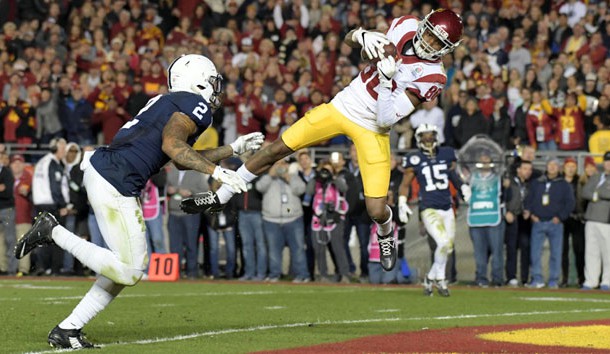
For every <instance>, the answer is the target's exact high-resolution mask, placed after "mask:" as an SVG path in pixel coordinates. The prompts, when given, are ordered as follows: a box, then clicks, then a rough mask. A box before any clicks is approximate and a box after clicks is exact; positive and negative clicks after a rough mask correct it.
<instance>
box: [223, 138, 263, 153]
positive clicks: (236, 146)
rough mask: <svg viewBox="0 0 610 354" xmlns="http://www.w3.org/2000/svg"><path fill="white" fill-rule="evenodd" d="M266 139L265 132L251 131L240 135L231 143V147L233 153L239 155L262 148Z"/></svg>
mask: <svg viewBox="0 0 610 354" xmlns="http://www.w3.org/2000/svg"><path fill="white" fill-rule="evenodd" d="M264 141H265V136H264V135H263V133H250V134H246V135H242V136H240V137H239V138H237V139H236V140H235V141H234V142H232V143H231V144H229V145H231V148H232V149H233V154H234V155H235V156H239V155H241V154H243V153H245V152H248V151H250V150H258V149H260V148H261V145H263V142H264Z"/></svg>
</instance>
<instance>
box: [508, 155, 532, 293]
mask: <svg viewBox="0 0 610 354" xmlns="http://www.w3.org/2000/svg"><path fill="white" fill-rule="evenodd" d="M514 168H515V173H514V175H513V174H509V180H508V187H507V186H506V184H507V183H506V180H505V181H504V182H503V183H504V187H505V188H507V199H506V214H505V215H504V220H505V222H506V231H505V243H506V279H507V284H508V285H509V286H512V287H516V286H518V285H519V279H521V284H528V283H529V270H530V231H531V223H530V221H529V220H526V219H525V218H524V217H523V208H524V202H525V197H526V196H527V194H528V189H529V180H530V177H531V175H532V163H531V162H530V161H526V160H522V159H521V158H517V161H516V162H515V164H514ZM517 251H519V264H520V267H519V269H520V274H519V275H520V278H517Z"/></svg>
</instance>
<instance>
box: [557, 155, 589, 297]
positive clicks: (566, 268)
mask: <svg viewBox="0 0 610 354" xmlns="http://www.w3.org/2000/svg"><path fill="white" fill-rule="evenodd" d="M577 168H578V166H577V165H576V159H574V158H572V157H567V158H566V159H565V161H564V162H563V177H564V178H565V180H566V182H568V183H569V184H570V185H571V186H572V190H573V191H574V200H575V203H574V210H572V212H571V213H570V216H569V217H568V219H567V220H566V221H565V222H564V229H563V253H562V256H561V271H562V275H563V276H562V280H561V284H559V286H561V287H567V286H568V280H569V279H568V278H569V274H570V239H571V240H572V242H571V243H572V250H573V251H574V261H575V265H576V267H575V269H576V275H577V281H578V287H581V286H582V284H583V283H584V282H585V269H584V268H585V225H584V222H583V221H584V218H583V216H584V209H583V202H582V198H581V194H582V184H581V182H580V181H581V179H580V178H579V176H578V174H577Z"/></svg>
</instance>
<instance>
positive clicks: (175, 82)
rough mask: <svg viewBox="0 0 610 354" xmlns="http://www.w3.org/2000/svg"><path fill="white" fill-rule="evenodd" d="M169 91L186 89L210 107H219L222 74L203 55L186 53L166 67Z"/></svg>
mask: <svg viewBox="0 0 610 354" xmlns="http://www.w3.org/2000/svg"><path fill="white" fill-rule="evenodd" d="M167 73H168V75H167V85H168V88H169V92H179V91H186V92H191V93H195V94H198V95H201V96H202V97H203V98H204V99H205V100H206V101H208V103H209V104H210V106H211V107H212V109H216V108H218V107H220V104H221V101H220V95H221V93H222V75H220V74H218V71H216V66H214V63H212V61H211V60H210V59H208V58H206V57H204V56H203V55H197V54H186V55H182V56H180V57H178V58H177V59H176V60H174V61H173V62H172V63H171V64H170V65H169V68H168V69H167Z"/></svg>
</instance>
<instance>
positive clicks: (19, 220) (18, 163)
mask: <svg viewBox="0 0 610 354" xmlns="http://www.w3.org/2000/svg"><path fill="white" fill-rule="evenodd" d="M11 170H12V172H13V177H14V178H15V184H14V186H15V187H14V196H15V230H16V236H17V237H21V235H24V234H25V233H26V232H27V230H29V229H30V227H31V226H32V209H33V204H32V200H31V196H32V195H31V193H32V174H31V173H30V172H29V171H28V170H27V169H26V168H25V158H24V157H23V155H13V156H11ZM18 270H19V271H18V273H17V276H23V275H28V274H29V273H30V255H27V256H25V257H23V258H22V259H20V260H19V268H18Z"/></svg>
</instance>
